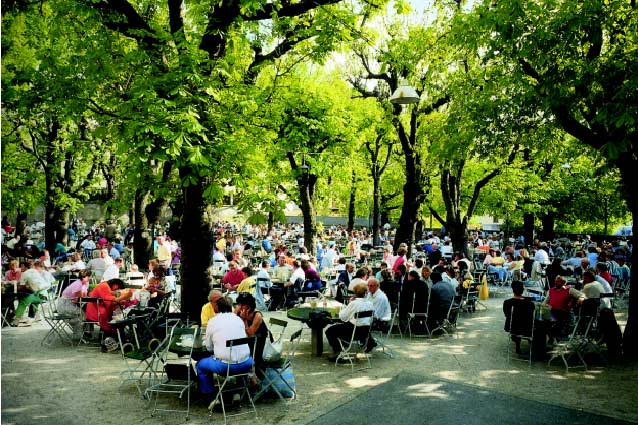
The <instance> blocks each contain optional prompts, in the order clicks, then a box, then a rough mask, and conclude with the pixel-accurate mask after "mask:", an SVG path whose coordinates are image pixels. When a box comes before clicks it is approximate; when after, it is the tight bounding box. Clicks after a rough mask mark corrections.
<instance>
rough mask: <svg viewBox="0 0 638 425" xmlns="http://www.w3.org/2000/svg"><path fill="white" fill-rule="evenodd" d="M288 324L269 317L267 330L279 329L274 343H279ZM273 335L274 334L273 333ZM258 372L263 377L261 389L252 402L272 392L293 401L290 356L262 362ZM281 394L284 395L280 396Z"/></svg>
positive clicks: (293, 388)
mask: <svg viewBox="0 0 638 425" xmlns="http://www.w3.org/2000/svg"><path fill="white" fill-rule="evenodd" d="M287 326H288V322H286V321H285V320H280V319H277V318H274V317H271V318H270V320H269V322H268V328H269V329H270V330H271V332H273V329H275V328H276V327H279V328H280V329H279V332H278V336H276V337H274V340H275V342H281V341H282V340H283V336H284V332H285V330H286V327H287ZM273 333H274V332H273ZM260 372H261V373H262V375H263V379H262V381H261V388H260V390H259V391H258V392H257V393H256V394H255V396H254V397H253V399H254V401H257V400H259V399H260V398H261V397H263V396H264V395H265V394H266V393H268V392H270V391H272V392H273V393H275V394H276V395H277V396H278V397H279V398H280V399H284V398H290V399H295V398H296V397H297V392H296V389H295V386H294V381H293V382H292V383H291V382H289V381H290V378H289V377H290V376H291V375H292V360H291V356H290V355H286V354H284V353H283V352H282V353H281V358H279V359H277V360H272V361H264V363H263V364H262V365H260ZM282 392H283V393H284V394H282Z"/></svg>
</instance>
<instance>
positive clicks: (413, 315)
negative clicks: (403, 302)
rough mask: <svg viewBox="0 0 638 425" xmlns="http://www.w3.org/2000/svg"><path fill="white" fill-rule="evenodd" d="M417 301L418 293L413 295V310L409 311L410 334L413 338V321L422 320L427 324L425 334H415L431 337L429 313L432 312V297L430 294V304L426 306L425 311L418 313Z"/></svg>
mask: <svg viewBox="0 0 638 425" xmlns="http://www.w3.org/2000/svg"><path fill="white" fill-rule="evenodd" d="M415 301H416V294H414V295H413V296H412V311H411V312H409V313H408V335H410V338H412V322H415V321H419V322H422V323H423V325H424V326H425V334H423V335H421V334H415V335H414V336H418V337H430V336H432V333H431V332H430V328H429V327H428V313H429V312H430V297H429V296H428V304H427V306H426V307H425V313H417V312H415V311H414V306H415Z"/></svg>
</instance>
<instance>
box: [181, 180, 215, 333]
mask: <svg viewBox="0 0 638 425" xmlns="http://www.w3.org/2000/svg"><path fill="white" fill-rule="evenodd" d="M179 171H180V177H181V178H182V180H185V176H186V175H188V174H193V171H192V170H191V169H189V168H181V169H180V170H179ZM182 194H183V198H184V203H183V205H184V215H183V216H182V236H183V237H182V258H181V277H182V280H181V284H182V299H181V307H182V312H187V313H188V315H189V317H190V319H191V320H195V321H196V320H197V319H198V318H199V315H200V312H201V309H202V306H203V305H204V304H205V303H206V300H207V297H208V292H209V283H208V275H207V271H208V268H209V267H210V261H211V253H212V248H213V242H212V238H211V233H210V226H209V225H208V224H207V223H205V222H204V217H205V212H206V203H205V200H204V182H203V181H201V180H200V181H199V182H198V184H197V185H191V186H188V187H185V188H183V189H182Z"/></svg>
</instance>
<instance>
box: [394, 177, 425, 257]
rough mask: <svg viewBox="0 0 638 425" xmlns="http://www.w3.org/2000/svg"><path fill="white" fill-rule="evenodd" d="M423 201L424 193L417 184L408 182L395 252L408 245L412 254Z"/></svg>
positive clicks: (404, 187)
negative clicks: (402, 244)
mask: <svg viewBox="0 0 638 425" xmlns="http://www.w3.org/2000/svg"><path fill="white" fill-rule="evenodd" d="M422 199H423V191H422V190H421V187H420V186H419V185H418V183H417V182H413V181H410V180H409V179H407V180H406V182H405V184H404V185H403V206H402V207H401V216H400V217H399V223H398V228H397V233H396V236H395V238H394V246H393V248H394V251H395V252H396V250H397V249H399V245H400V244H401V243H406V244H407V245H408V255H410V253H411V252H412V242H413V238H414V226H415V224H416V222H417V217H418V213H419V209H420V208H421V203H422Z"/></svg>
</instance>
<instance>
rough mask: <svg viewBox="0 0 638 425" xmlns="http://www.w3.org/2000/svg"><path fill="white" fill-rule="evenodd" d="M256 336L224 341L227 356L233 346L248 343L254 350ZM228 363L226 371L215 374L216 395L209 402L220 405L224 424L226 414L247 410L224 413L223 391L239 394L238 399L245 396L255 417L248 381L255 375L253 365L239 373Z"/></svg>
mask: <svg viewBox="0 0 638 425" xmlns="http://www.w3.org/2000/svg"><path fill="white" fill-rule="evenodd" d="M256 341H257V338H256V337H254V336H251V337H246V338H237V339H229V340H228V341H226V347H228V348H229V350H230V353H229V357H230V358H232V353H233V348H236V347H240V346H242V345H249V346H252V347H253V350H252V352H254V348H255V344H256ZM230 366H231V365H230V363H228V367H227V368H226V373H222V374H218V373H216V374H215V381H216V383H217V395H216V396H215V399H214V400H213V402H212V403H211V408H212V407H213V406H215V405H217V404H219V405H221V408H222V414H223V415H224V424H226V423H227V418H228V416H239V415H244V414H247V413H249V412H239V413H234V414H226V404H225V402H224V397H223V394H224V393H230V392H232V393H234V394H239V397H240V399H242V398H244V397H247V398H248V401H249V402H250V405H251V407H252V411H253V412H254V413H255V419H256V418H257V409H256V408H255V403H254V401H253V397H252V396H251V394H250V389H249V388H250V382H251V380H252V377H253V376H255V365H254V363H253V366H252V367H251V368H250V369H249V370H247V371H245V372H239V373H233V372H231V369H230ZM237 391H239V393H238V392H237ZM212 414H213V412H212V410H211V412H210V415H211V416H212Z"/></svg>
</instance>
